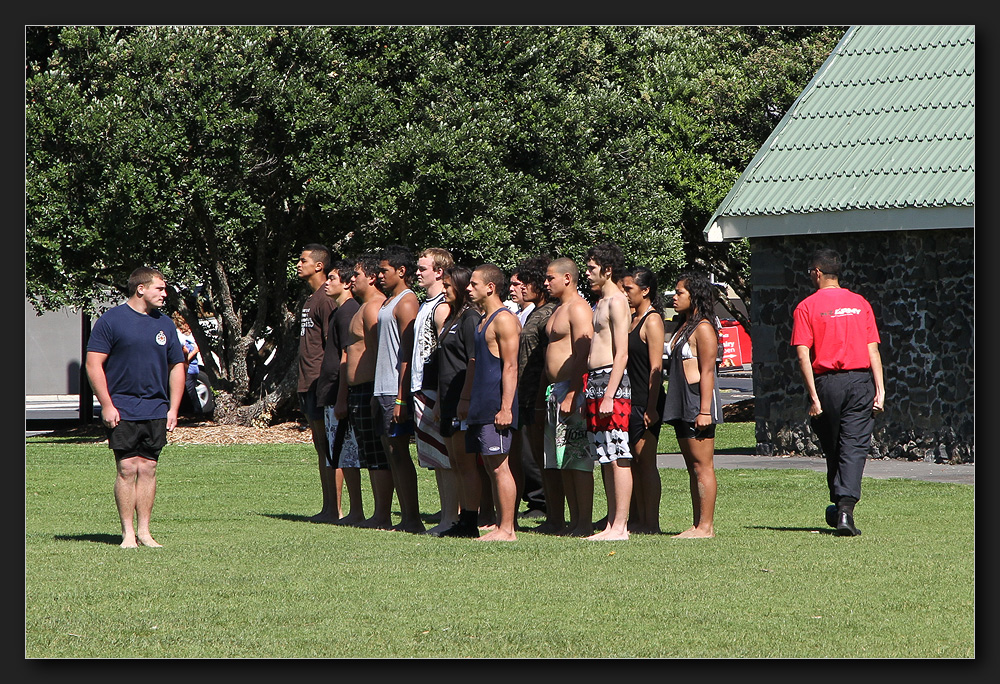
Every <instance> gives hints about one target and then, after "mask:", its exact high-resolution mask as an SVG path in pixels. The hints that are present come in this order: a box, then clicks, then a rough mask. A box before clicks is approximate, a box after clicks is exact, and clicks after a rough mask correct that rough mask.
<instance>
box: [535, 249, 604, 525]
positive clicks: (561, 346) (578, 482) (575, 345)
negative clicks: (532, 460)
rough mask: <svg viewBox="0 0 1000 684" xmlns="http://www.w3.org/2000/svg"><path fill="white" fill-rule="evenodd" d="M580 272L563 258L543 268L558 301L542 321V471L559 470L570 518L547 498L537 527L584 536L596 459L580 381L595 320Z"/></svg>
mask: <svg viewBox="0 0 1000 684" xmlns="http://www.w3.org/2000/svg"><path fill="white" fill-rule="evenodd" d="M579 274H580V271H579V269H578V268H577V266H576V264H575V263H573V261H572V260H571V259H568V258H565V257H562V258H559V259H556V260H554V261H553V262H552V263H550V264H549V267H548V269H547V270H546V273H545V287H546V289H547V290H548V291H549V295H550V296H551V297H552V298H553V299H555V300H556V301H558V302H559V305H558V306H557V307H556V308H555V311H553V312H552V315H551V316H549V320H548V321H547V322H546V324H545V333H546V335H547V337H548V339H549V343H548V347H547V348H546V350H545V373H546V377H547V379H548V382H549V390H548V398H547V399H546V409H547V411H546V413H547V416H546V424H545V448H544V452H545V468H544V470H543V471H542V474H543V477H545V476H550V475H549V474H550V473H552V472H553V471H555V472H558V473H559V474H560V476H561V479H562V485H563V486H562V489H563V492H564V494H565V497H566V504H567V506H568V508H569V523H568V524H566V525H565V526H562V525H561V523H562V521H563V511H562V505H563V503H562V500H561V499H556V500H553V501H547V502H546V507H547V509H548V513H549V515H550V518H549V519H548V520H546V522H545V523H543V524H542V525H539V527H538V529H541V528H542V526H543V525H544V526H546V529H548V524H549V523H553V524H554V525H558V526H559V527H557V528H556V529H553V530H552V531H553V532H554V533H556V534H561V535H566V536H574V537H578V536H579V537H585V536H589V535H590V534H592V533H593V531H594V521H593V512H594V460H593V459H592V458H591V456H590V450H589V447H588V444H587V437H586V424H585V422H584V417H583V382H584V374H585V373H586V372H587V357H588V356H589V354H590V340H591V338H592V337H593V334H594V322H593V317H592V311H591V309H590V305H589V304H587V300H585V299H584V298H583V297H581V296H580V293H579V292H578V291H577V281H578V279H579ZM550 491H552V489H551V488H550Z"/></svg>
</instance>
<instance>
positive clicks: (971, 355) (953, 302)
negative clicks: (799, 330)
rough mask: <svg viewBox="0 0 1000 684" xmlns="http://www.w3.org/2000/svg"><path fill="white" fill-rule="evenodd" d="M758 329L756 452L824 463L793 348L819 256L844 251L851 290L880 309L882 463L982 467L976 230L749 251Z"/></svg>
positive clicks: (878, 448)
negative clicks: (813, 261) (795, 324)
mask: <svg viewBox="0 0 1000 684" xmlns="http://www.w3.org/2000/svg"><path fill="white" fill-rule="evenodd" d="M750 246H751V254H752V256H751V273H752V280H753V295H752V299H751V311H750V320H751V322H752V325H753V328H752V339H753V375H754V394H755V397H756V399H755V412H756V428H757V443H758V447H757V448H758V452H759V453H762V454H792V455H809V456H821V455H822V452H821V451H820V448H819V442H818V441H817V440H816V438H815V436H814V435H813V433H812V430H811V428H810V427H809V423H808V417H807V415H806V393H805V386H804V385H803V382H802V378H801V375H800V373H799V370H798V363H797V361H796V357H795V350H794V349H793V348H792V347H791V345H790V340H791V333H792V312H793V311H794V309H795V306H796V305H797V304H798V303H799V302H800V301H802V299H804V298H805V297H806V296H808V295H809V294H811V293H812V292H813V290H812V287H811V284H810V282H809V278H808V277H807V275H806V270H807V269H808V268H809V259H810V257H811V255H812V253H813V252H814V251H815V250H816V249H819V248H822V247H829V248H832V249H835V250H837V251H838V252H840V254H841V257H842V258H843V260H844V263H845V268H844V273H843V274H842V277H841V280H840V283H841V285H842V286H844V287H846V288H848V289H850V290H852V291H854V292H857V293H859V294H861V295H863V296H864V297H865V298H866V299H868V301H869V302H871V305H872V309H873V311H874V313H875V320H876V323H877V324H878V326H879V332H880V334H881V336H882V343H881V344H880V346H879V349H880V351H881V354H882V363H883V366H884V374H885V385H886V410H885V413H883V414H882V415H881V416H880V417H879V418H878V419H877V422H876V428H875V433H874V436H873V439H872V457H873V458H882V457H889V458H900V459H906V460H921V461H930V462H935V463H972V462H975V347H974V335H975V270H974V247H975V245H974V231H973V229H971V228H969V229H949V230H919V231H899V232H876V233H844V234H826V235H800V236H788V237H775V238H755V239H751V240H750Z"/></svg>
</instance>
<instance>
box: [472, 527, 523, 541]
mask: <svg viewBox="0 0 1000 684" xmlns="http://www.w3.org/2000/svg"><path fill="white" fill-rule="evenodd" d="M476 541H517V535H516V534H514V533H513V532H504V531H503V530H501V529H500V528H499V527H497V528H494V529H493V530H491V531H490V532H487V533H486V534H484V535H483V536H481V537H478V538H476Z"/></svg>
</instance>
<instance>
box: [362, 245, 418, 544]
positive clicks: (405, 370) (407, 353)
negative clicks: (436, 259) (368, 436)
mask: <svg viewBox="0 0 1000 684" xmlns="http://www.w3.org/2000/svg"><path fill="white" fill-rule="evenodd" d="M415 271H416V261H415V259H414V258H413V254H412V253H410V251H409V250H408V249H406V248H404V247H400V246H398V245H392V246H390V247H387V248H386V249H385V250H384V251H383V252H382V254H381V258H380V260H379V269H378V284H379V287H380V288H381V290H382V292H384V293H385V296H386V301H385V303H384V304H383V305H382V308H381V309H380V310H379V314H378V356H377V359H376V362H375V396H374V397H373V399H372V402H373V407H372V408H373V410H375V411H376V415H377V416H378V417H379V421H378V425H379V429H380V432H381V435H380V436H381V439H382V442H383V444H384V445H385V450H386V453H387V454H388V455H389V469H390V470H391V471H392V481H393V485H394V486H395V489H396V496H397V498H398V499H399V509H400V517H401V519H400V522H399V524H398V525H396V526H394V529H399V530H404V531H406V532H414V533H418V534H422V533H423V532H424V524H423V522H421V520H420V503H419V501H418V499H417V470H416V467H415V466H414V465H413V460H412V459H411V458H410V435H412V434H413V419H412V417H411V414H410V408H409V402H410V363H411V361H412V358H413V322H414V320H415V318H416V316H417V309H418V308H419V303H418V301H417V296H416V294H414V293H413V290H411V289H410V283H411V282H412V280H413V276H414V273H415Z"/></svg>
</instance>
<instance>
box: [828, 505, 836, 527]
mask: <svg viewBox="0 0 1000 684" xmlns="http://www.w3.org/2000/svg"><path fill="white" fill-rule="evenodd" d="M826 524H827V525H829V526H830V527H836V526H837V505H836V504H830V505H829V506H827V507H826Z"/></svg>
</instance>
